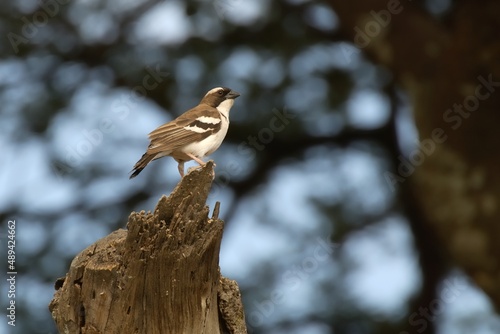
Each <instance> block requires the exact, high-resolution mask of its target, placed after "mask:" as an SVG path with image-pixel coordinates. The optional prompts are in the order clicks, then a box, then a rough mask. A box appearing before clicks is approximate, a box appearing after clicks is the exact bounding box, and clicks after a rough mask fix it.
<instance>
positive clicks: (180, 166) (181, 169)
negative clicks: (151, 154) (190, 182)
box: [177, 160, 184, 178]
mask: <svg viewBox="0 0 500 334" xmlns="http://www.w3.org/2000/svg"><path fill="white" fill-rule="evenodd" d="M177 163H178V165H177V169H178V170H179V174H181V178H183V177H184V161H182V160H177Z"/></svg>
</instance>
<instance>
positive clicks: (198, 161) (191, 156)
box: [186, 153, 205, 166]
mask: <svg viewBox="0 0 500 334" xmlns="http://www.w3.org/2000/svg"><path fill="white" fill-rule="evenodd" d="M186 155H187V156H188V157H190V158H191V159H193V160H194V161H196V162H197V163H199V164H200V166H205V162H203V160H201V159H200V158H198V157H196V156H194V155H193V154H191V153H186Z"/></svg>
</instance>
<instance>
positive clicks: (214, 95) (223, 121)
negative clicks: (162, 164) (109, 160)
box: [130, 87, 239, 178]
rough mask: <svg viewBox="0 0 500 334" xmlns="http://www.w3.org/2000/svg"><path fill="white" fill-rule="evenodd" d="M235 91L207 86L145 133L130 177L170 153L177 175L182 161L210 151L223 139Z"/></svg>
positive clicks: (181, 167) (204, 154)
mask: <svg viewBox="0 0 500 334" xmlns="http://www.w3.org/2000/svg"><path fill="white" fill-rule="evenodd" d="M238 96H239V93H237V92H235V91H232V90H231V89H229V88H224V87H217V88H214V89H212V90H210V91H209V92H208V93H207V94H206V95H205V97H204V98H203V99H202V100H201V102H200V104H199V105H197V106H196V107H194V108H192V109H190V110H188V111H187V112H185V113H184V114H182V115H180V116H179V117H177V118H176V119H174V120H172V121H170V122H168V123H166V124H163V125H162V126H160V127H158V128H157V129H155V130H154V131H152V132H151V133H150V134H149V139H150V144H149V146H148V149H147V151H146V153H144V154H143V156H142V157H141V159H140V160H139V161H138V162H137V163H136V164H135V165H134V168H133V170H132V174H131V175H130V178H134V177H136V176H137V175H138V174H139V173H140V172H141V171H142V170H143V169H144V168H145V167H146V166H147V165H148V164H149V163H150V162H151V161H153V160H156V159H159V158H162V157H164V156H172V157H173V158H174V159H175V160H176V161H177V162H178V164H179V165H178V169H179V173H180V174H181V177H182V176H183V175H184V162H186V161H189V160H195V161H196V162H198V163H199V164H200V165H204V162H203V161H202V160H201V158H203V157H204V156H206V155H209V154H211V153H212V152H214V151H215V150H216V149H217V148H218V147H219V146H220V144H221V142H222V140H223V139H224V137H225V135H226V133H227V129H228V126H229V110H230V109H231V107H232V105H233V103H234V99H235V98H237V97H238Z"/></svg>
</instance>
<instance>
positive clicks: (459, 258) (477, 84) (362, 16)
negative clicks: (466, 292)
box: [331, 0, 500, 310]
mask: <svg viewBox="0 0 500 334" xmlns="http://www.w3.org/2000/svg"><path fill="white" fill-rule="evenodd" d="M331 3H332V6H333V7H334V9H335V11H336V12H337V14H338V15H339V17H340V20H341V21H342V25H341V30H342V33H343V34H344V35H345V36H347V37H348V39H350V40H351V41H355V40H357V41H358V42H359V43H358V44H359V45H358V46H359V47H360V48H361V49H363V50H364V51H365V52H366V54H367V55H368V56H369V57H370V58H371V59H373V60H374V62H375V63H377V64H380V65H382V66H384V67H386V68H388V69H389V70H391V72H392V73H393V75H394V78H395V81H396V83H397V84H398V85H399V86H400V87H403V88H404V89H405V90H406V92H407V93H408V95H409V97H410V100H411V104H412V108H413V111H414V116H415V121H416V125H417V128H418V131H419V134H420V141H421V142H423V141H425V143H426V144H427V147H425V146H424V145H422V146H421V147H420V149H417V150H416V151H414V152H412V153H411V154H410V156H409V157H407V158H413V161H411V160H410V162H411V167H413V170H411V171H410V173H405V172H401V171H402V169H400V171H399V175H398V176H399V177H400V178H399V179H398V181H397V182H398V183H399V184H400V185H402V186H405V187H406V186H408V187H409V189H410V190H409V191H410V192H411V195H410V196H408V197H407V198H411V199H412V200H414V203H413V204H412V205H414V206H416V207H418V211H419V215H421V220H420V222H419V224H421V225H426V228H427V227H428V229H429V231H430V232H431V233H432V234H435V235H436V236H437V240H436V242H432V244H430V245H429V247H434V248H436V249H444V250H445V251H446V252H447V254H449V256H450V258H451V259H452V260H453V263H454V264H456V265H458V266H459V267H461V268H463V269H464V270H465V271H466V272H467V273H468V274H469V276H470V277H471V278H472V279H474V281H475V282H476V284H478V286H479V287H481V288H482V289H483V290H484V291H485V292H486V293H487V294H488V295H489V296H490V297H491V300H492V302H493V303H494V304H495V306H496V308H497V310H498V309H499V308H500V285H499V284H498V281H499V280H500V243H499V242H497V240H496V239H497V237H498V235H500V225H499V224H498V221H500V210H499V199H500V173H499V172H498V170H499V168H500V155H499V152H500V136H499V134H498V133H499V130H498V124H500V113H499V110H500V94H499V91H500V65H499V64H500V63H499V62H498V59H500V42H499V39H498V31H499V29H500V16H499V15H498V13H500V3H498V2H497V1H493V0H485V1H481V2H480V4H479V3H478V2H476V1H471V0H463V1H455V2H454V3H453V10H452V11H450V12H449V13H448V14H447V15H446V16H445V17H444V18H438V17H436V16H433V15H431V14H430V13H428V12H426V11H425V10H424V9H423V8H422V7H421V5H420V4H418V3H416V2H410V1H401V2H399V1H392V0H391V1H387V0H371V1H363V0H354V1H343V0H331ZM395 4H399V5H398V6H396V7H395V6H394V5H395ZM389 10H392V11H393V13H391V12H390V11H389ZM381 11H385V12H381ZM374 13H375V14H377V13H379V14H386V16H380V15H378V19H377V18H376V15H375V14H374ZM388 13H389V15H388V16H387V14H388ZM387 17H389V18H390V20H389V21H388V20H387V19H386V18H387ZM381 18H382V19H381ZM383 22H386V24H385V23H383ZM369 24H371V25H372V28H373V27H375V28H376V26H378V27H379V29H378V31H377V30H376V29H374V30H372V31H371V36H368V37H369V38H368V39H367V41H368V42H367V43H361V41H363V38H362V37H359V36H360V35H361V34H360V33H359V30H361V31H363V32H365V33H366V32H367V29H368V28H369ZM355 28H358V29H357V30H355ZM361 44H363V45H361ZM437 133H440V135H439V136H438V135H437ZM418 155H420V156H418ZM399 167H401V164H400V165H399ZM410 169H411V168H410ZM402 174H411V175H409V176H408V175H402ZM430 239H432V238H430ZM428 243H430V242H428Z"/></svg>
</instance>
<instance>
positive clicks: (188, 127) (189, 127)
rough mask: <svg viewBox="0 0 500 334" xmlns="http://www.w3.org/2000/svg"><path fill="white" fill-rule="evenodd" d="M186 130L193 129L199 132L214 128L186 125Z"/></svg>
mask: <svg viewBox="0 0 500 334" xmlns="http://www.w3.org/2000/svg"><path fill="white" fill-rule="evenodd" d="M184 129H185V130H189V131H193V132H197V133H204V132H207V131H212V130H213V129H211V128H208V129H202V128H200V127H197V126H191V125H190V126H185V127H184Z"/></svg>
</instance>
